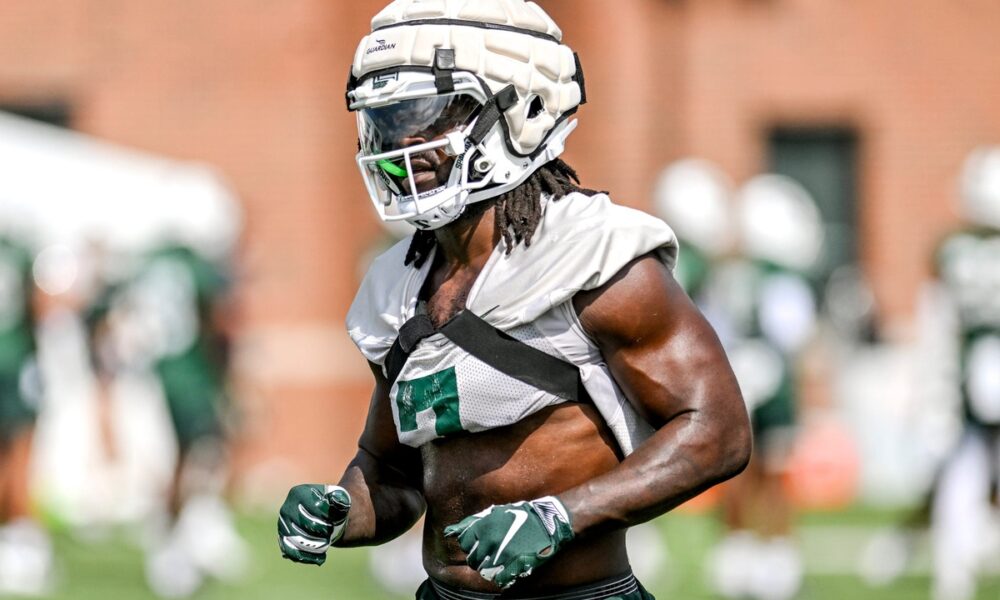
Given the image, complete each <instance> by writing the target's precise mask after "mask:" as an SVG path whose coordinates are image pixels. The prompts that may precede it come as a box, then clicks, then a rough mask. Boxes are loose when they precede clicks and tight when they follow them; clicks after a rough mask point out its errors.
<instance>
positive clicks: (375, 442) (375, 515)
mask: <svg viewBox="0 0 1000 600" xmlns="http://www.w3.org/2000/svg"><path fill="white" fill-rule="evenodd" d="M369 366H370V367H371V369H372V373H373V374H374V376H375V391H374V392H373V393H372V401H371V407H370V408H369V410H368V421H367V423H366V424H365V430H364V432H363V433H362V434H361V440H360V441H359V442H358V453H357V455H356V456H355V457H354V460H352V461H351V463H350V465H348V467H347V471H346V472H345V473H344V476H343V477H342V478H341V480H340V485H341V486H343V487H344V488H346V489H347V490H348V492H350V494H351V499H352V504H351V511H350V515H349V518H348V521H347V529H346V530H345V532H344V536H343V537H342V538H341V539H340V540H339V541H338V542H337V543H336V544H335V545H336V546H339V547H350V546H366V545H374V544H380V543H383V542H386V541H388V540H391V539H393V538H395V537H397V536H399V535H401V534H402V533H404V532H406V530H408V529H409V528H410V527H412V526H413V524H414V523H415V522H416V521H417V519H419V518H420V516H421V515H422V514H423V512H424V509H425V503H424V498H423V495H422V494H421V492H420V472H421V471H420V469H421V467H420V454H419V452H417V451H416V450H414V449H413V448H409V447H407V446H403V445H402V444H400V443H399V439H398V437H397V436H396V427H395V425H394V423H393V420H392V412H391V411H392V409H391V407H390V405H389V388H390V386H389V383H388V382H387V381H386V379H385V377H383V375H382V371H381V369H380V368H379V367H378V366H376V365H369Z"/></svg>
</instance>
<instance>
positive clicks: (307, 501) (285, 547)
mask: <svg viewBox="0 0 1000 600" xmlns="http://www.w3.org/2000/svg"><path fill="white" fill-rule="evenodd" d="M350 510H351V495H350V494H348V493H347V490H345V489H344V488H342V487H340V486H338V485H315V484H306V485H297V486H295V487H293V488H292V489H291V490H289V492H288V497H287V498H285V503H284V504H282V505H281V510H280V511H279V513H278V546H280V547H281V554H282V556H284V557H285V558H287V559H288V560H291V561H294V562H297V563H303V564H307V565H321V564H323V563H324V562H326V551H327V549H328V548H329V547H330V545H331V544H334V543H335V542H336V541H337V540H339V539H340V538H341V536H343V535H344V530H345V529H346V528H347V513H348V512H349V511H350Z"/></svg>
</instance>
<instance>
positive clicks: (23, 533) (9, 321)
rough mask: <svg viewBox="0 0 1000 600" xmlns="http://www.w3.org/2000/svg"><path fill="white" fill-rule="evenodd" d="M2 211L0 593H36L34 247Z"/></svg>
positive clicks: (43, 560)
mask: <svg viewBox="0 0 1000 600" xmlns="http://www.w3.org/2000/svg"><path fill="white" fill-rule="evenodd" d="M8 216H9V215H7V214H6V213H4V214H2V215H0V594H17V595H25V596H38V595H42V594H44V593H46V592H47V590H48V589H49V586H50V585H51V583H52V568H53V559H52V547H51V544H50V542H49V539H48V535H47V533H46V532H45V531H44V530H43V529H42V528H41V526H40V525H39V524H38V523H37V522H36V521H35V520H34V518H33V516H32V506H31V496H30V490H29V468H30V464H31V449H32V439H33V435H32V434H33V431H34V423H35V418H36V416H37V411H38V403H39V401H40V399H41V379H40V377H39V373H38V368H37V363H36V361H35V308H34V290H35V285H34V280H33V277H32V263H33V258H34V257H33V253H32V251H31V250H30V249H29V248H28V246H27V243H26V242H25V238H24V236H23V234H24V233H25V232H24V231H21V229H20V227H17V226H12V225H13V224H12V223H10V222H8V221H6V218H7V217H8Z"/></svg>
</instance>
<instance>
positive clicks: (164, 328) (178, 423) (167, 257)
mask: <svg viewBox="0 0 1000 600" xmlns="http://www.w3.org/2000/svg"><path fill="white" fill-rule="evenodd" d="M229 284H230V282H229V273H228V269H227V266H226V264H225V263H224V262H222V261H218V260H212V259H209V258H206V257H205V256H203V255H202V254H200V253H199V252H198V251H197V250H196V249H195V248H193V247H192V246H190V245H187V244H182V243H170V244H165V245H162V246H161V247H159V248H157V249H155V250H153V251H151V252H149V253H147V254H146V255H144V256H143V257H142V258H141V260H139V262H138V264H137V266H136V267H135V268H134V269H133V270H132V272H131V274H130V275H129V276H128V277H127V278H126V279H125V280H123V281H121V282H117V283H112V284H110V285H109V286H108V287H107V288H106V289H105V290H104V292H103V293H101V294H99V295H98V296H97V298H96V301H95V302H94V304H93V306H92V307H91V308H90V310H89V311H88V313H89V314H88V317H87V321H88V329H89V330H90V331H91V332H92V333H91V343H92V348H91V354H92V356H93V363H94V369H95V372H96V375H97V377H98V378H99V379H105V380H106V379H111V378H114V377H115V375H116V374H120V372H121V371H122V370H123V369H146V370H148V371H149V372H151V373H152V374H154V375H155V378H156V380H157V381H158V382H159V384H160V388H161V390H162V393H163V398H164V400H165V402H166V407H167V411H168V413H169V417H170V422H171V424H172V425H173V430H174V433H175V434H176V441H177V461H176V467H175V471H174V476H173V480H172V481H171V482H170V485H169V488H168V489H167V490H166V502H165V506H164V507H163V513H162V515H161V516H160V517H159V518H158V519H157V520H156V522H157V525H156V526H157V527H158V529H156V531H153V532H151V534H152V535H150V536H149V538H150V539H151V540H152V541H151V544H152V547H151V548H149V555H148V559H147V564H146V575H147V579H148V581H149V584H150V587H151V588H152V589H153V590H154V591H155V592H156V593H157V594H158V595H160V596H162V597H185V596H189V595H191V594H193V593H194V592H195V591H196V590H197V589H198V588H199V587H200V586H201V584H202V582H203V580H204V578H205V577H206V576H211V577H216V578H220V579H223V580H232V579H236V578H238V577H239V576H240V575H241V574H242V572H243V570H244V569H245V567H246V564H245V563H246V558H247V557H246V550H245V548H244V544H243V542H242V540H241V539H240V538H239V536H238V535H237V534H236V531H235V527H234V524H233V520H232V517H231V515H230V514H229V509H228V508H227V506H226V504H225V502H224V500H223V495H224V493H225V491H226V487H227V485H228V483H229V460H228V450H227V440H226V414H227V411H228V409H229V404H228V402H227V385H228V384H227V381H228V365H229V333H230V330H231V325H230V324H229V323H228V322H227V320H228V319H231V317H232V315H231V308H232V307H231V306H229V305H228V304H227V302H228V299H229V297H230V296H229ZM104 387H106V386H104Z"/></svg>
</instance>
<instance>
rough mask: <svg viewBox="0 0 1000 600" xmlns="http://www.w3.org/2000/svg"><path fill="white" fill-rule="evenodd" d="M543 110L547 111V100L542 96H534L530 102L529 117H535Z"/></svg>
mask: <svg viewBox="0 0 1000 600" xmlns="http://www.w3.org/2000/svg"><path fill="white" fill-rule="evenodd" d="M543 112H545V101H544V100H542V97H541V96H537V95H536V96H533V97H532V98H531V102H529V103H528V112H527V117H528V119H534V118H536V117H538V116H539V115H540V114H542V113H543Z"/></svg>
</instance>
